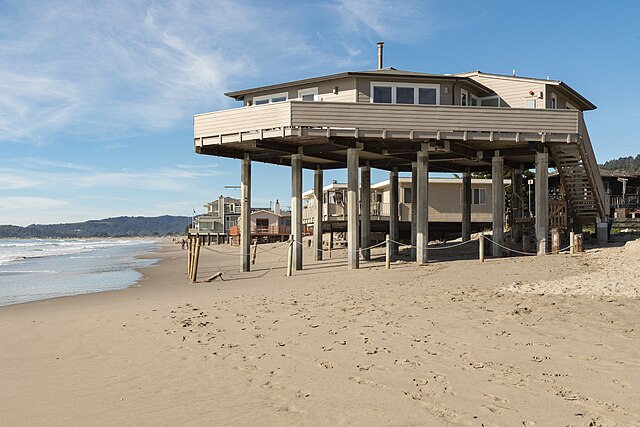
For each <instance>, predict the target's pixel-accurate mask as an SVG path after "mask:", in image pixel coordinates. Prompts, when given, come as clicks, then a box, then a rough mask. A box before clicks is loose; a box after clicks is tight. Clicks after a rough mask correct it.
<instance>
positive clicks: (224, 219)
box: [195, 195, 240, 234]
mask: <svg viewBox="0 0 640 427" xmlns="http://www.w3.org/2000/svg"><path fill="white" fill-rule="evenodd" d="M204 207H205V208H207V213H205V214H202V215H198V216H196V218H195V220H196V223H195V227H196V229H197V230H198V232H200V233H219V234H228V233H229V230H231V227H233V226H234V225H237V224H238V217H240V200H238V199H234V198H233V197H226V196H222V195H221V196H220V197H218V200H214V201H213V202H210V203H207V204H206V205H204Z"/></svg>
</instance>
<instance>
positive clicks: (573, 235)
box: [569, 231, 576, 255]
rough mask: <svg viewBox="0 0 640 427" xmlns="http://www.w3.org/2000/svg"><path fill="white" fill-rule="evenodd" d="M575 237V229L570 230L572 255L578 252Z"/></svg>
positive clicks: (570, 251) (570, 252)
mask: <svg viewBox="0 0 640 427" xmlns="http://www.w3.org/2000/svg"><path fill="white" fill-rule="evenodd" d="M575 239H576V234H575V233H574V232H573V231H570V232H569V254H570V255H575V254H576V250H575V249H576V246H575Z"/></svg>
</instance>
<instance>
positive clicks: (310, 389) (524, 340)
mask: <svg viewBox="0 0 640 427" xmlns="http://www.w3.org/2000/svg"><path fill="white" fill-rule="evenodd" d="M237 250H238V249H237V248H230V247H228V246H222V247H215V246H212V247H210V248H207V247H205V248H204V249H203V251H202V255H201V256H202V258H201V266H200V274H199V277H200V278H202V279H204V278H206V277H208V276H210V275H211V274H213V273H215V272H217V271H223V273H224V274H223V277H224V278H225V281H220V280H216V281H214V282H211V283H197V284H193V285H192V284H189V283H188V279H187V277H186V271H185V270H186V254H185V252H184V251H181V250H180V247H179V245H171V244H167V245H165V246H164V247H163V248H162V249H161V250H160V252H159V253H155V254H153V255H151V256H152V257H154V258H158V257H159V258H161V261H160V263H159V264H158V265H156V266H153V267H150V268H146V269H144V270H143V274H144V279H143V280H142V281H141V282H140V283H139V284H138V285H136V286H134V287H132V288H129V289H125V290H121V291H114V292H104V293H98V294H89V295H81V296H75V297H66V298H59V299H52V300H46V301H39V302H33V303H27V304H21V305H14V306H8V307H2V308H0V342H1V343H2V352H0V378H2V387H0V414H1V415H0V419H1V420H2V422H1V424H3V425H122V424H127V425H132V424H133V425H177V424H184V425H476V426H481V425H484V426H490V425H497V426H507V425H509V426H510V425H525V426H529V425H540V426H546V425H573V426H598V425H606V426H609V425H640V392H639V391H638V390H640V339H639V331H638V321H637V319H638V318H640V304H639V302H638V290H639V288H640V272H639V270H638V262H637V259H638V254H640V241H630V242H627V243H626V244H625V242H617V243H616V242H614V243H612V244H610V246H609V247H607V248H599V249H590V250H588V251H587V252H586V253H584V254H580V255H576V256H570V255H568V254H562V255H556V256H546V257H517V258H515V257H514V258H503V259H489V260H487V262H485V263H483V264H481V263H479V262H478V261H477V259H475V250H474V249H473V248H469V249H468V250H467V255H466V258H467V259H462V260H455V261H450V259H451V257H452V256H453V251H454V250H451V251H452V254H447V252H448V251H439V252H436V251H433V252H432V254H433V255H432V259H433V261H432V262H431V263H430V264H429V265H427V266H424V267H416V266H415V265H414V264H412V263H405V262H399V263H394V264H393V265H392V269H391V270H385V269H384V263H383V262H384V260H383V258H382V257H381V255H382V254H383V250H378V251H377V252H375V251H374V256H376V257H375V260H374V261H373V262H371V263H363V265H362V266H363V267H364V268H362V269H361V270H358V271H347V269H346V267H345V266H346V256H345V253H344V251H334V253H333V254H332V255H333V256H334V258H332V259H331V260H325V261H322V262H316V263H314V262H313V261H311V253H310V252H309V249H308V248H305V258H306V260H305V262H306V267H305V270H303V271H301V272H295V274H294V276H293V277H290V278H287V277H285V261H284V258H281V255H282V254H283V252H284V251H285V250H286V244H282V243H281V244H270V245H262V246H261V247H260V251H259V252H258V256H257V261H256V265H255V270H254V271H252V272H251V273H244V274H242V273H239V272H238V265H239V261H238V259H237V257H236V256H235V253H236V252H237ZM462 251H463V252H464V249H463V250H462ZM456 256H459V255H456ZM463 258H465V256H463ZM278 260H280V261H279V262H277V263H276V261H278ZM274 264H275V267H274V268H273V269H271V270H269V269H270V268H271V267H273V266H274ZM259 276H261V277H259Z"/></svg>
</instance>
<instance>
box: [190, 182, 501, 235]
mask: <svg viewBox="0 0 640 427" xmlns="http://www.w3.org/2000/svg"><path fill="white" fill-rule="evenodd" d="M429 181H430V183H431V184H432V186H431V190H430V191H431V192H430V197H429V221H430V222H433V223H434V224H433V225H434V226H436V227H437V226H438V225H441V226H442V229H447V230H458V229H459V228H460V224H461V222H462V180H461V179H459V178H430V179H429ZM471 186H472V203H471V222H472V224H473V226H474V227H475V228H478V229H479V228H481V227H484V226H489V225H490V224H491V222H492V209H491V180H490V179H472V180H471ZM390 191H391V185H390V181H389V180H384V181H381V182H378V183H374V184H372V185H371V187H370V200H371V203H370V207H369V209H370V214H371V219H372V221H374V222H376V221H378V222H380V224H379V225H380V226H379V227H374V228H375V229H378V230H380V231H383V230H384V225H385V224H387V223H388V222H389V217H390V214H391V206H390V204H391V194H390ZM413 191H414V190H413V187H412V183H411V178H406V177H400V178H399V197H400V198H399V202H398V206H397V212H398V220H399V221H400V222H401V223H407V224H408V223H410V222H411V220H412V218H413V216H414V213H413V212H412V208H411V200H412V197H413ZM302 197H303V207H302V222H303V224H304V225H305V231H306V232H309V231H310V230H311V229H312V227H313V224H314V223H315V220H316V218H315V212H316V210H315V209H313V207H314V203H315V202H314V195H313V190H309V191H306V192H304V193H303V194H302ZM348 202H349V200H348V195H347V184H346V183H339V182H337V181H334V182H332V183H331V184H329V185H326V186H324V187H323V207H322V216H323V218H322V219H323V224H324V225H325V231H327V230H329V229H331V230H336V231H341V230H344V229H345V224H346V220H347V217H348V213H347V211H348V209H347V206H348ZM204 207H205V208H206V209H207V212H206V213H205V214H202V215H198V216H197V217H196V218H195V228H196V230H197V232H198V233H199V234H216V235H219V236H220V237H219V239H221V240H222V241H228V238H229V237H233V236H237V235H239V233H241V230H240V228H239V226H238V224H239V223H240V200H239V199H235V198H232V197H225V196H220V197H219V198H218V200H215V201H213V202H211V203H207V204H206V205H204ZM361 208H362V207H361ZM250 223H251V235H252V237H259V238H263V239H264V240H274V239H275V240H277V239H281V238H282V237H283V236H287V237H288V236H289V235H290V234H291V212H290V211H286V210H282V209H281V208H280V203H279V201H278V200H276V202H275V203H274V204H273V206H272V207H270V208H268V209H267V208H253V209H251V221H250Z"/></svg>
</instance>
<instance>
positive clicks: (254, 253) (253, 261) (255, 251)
mask: <svg viewBox="0 0 640 427" xmlns="http://www.w3.org/2000/svg"><path fill="white" fill-rule="evenodd" d="M257 253H258V239H255V240H254V241H253V251H252V254H251V265H254V264H255V263H256V254H257Z"/></svg>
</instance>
